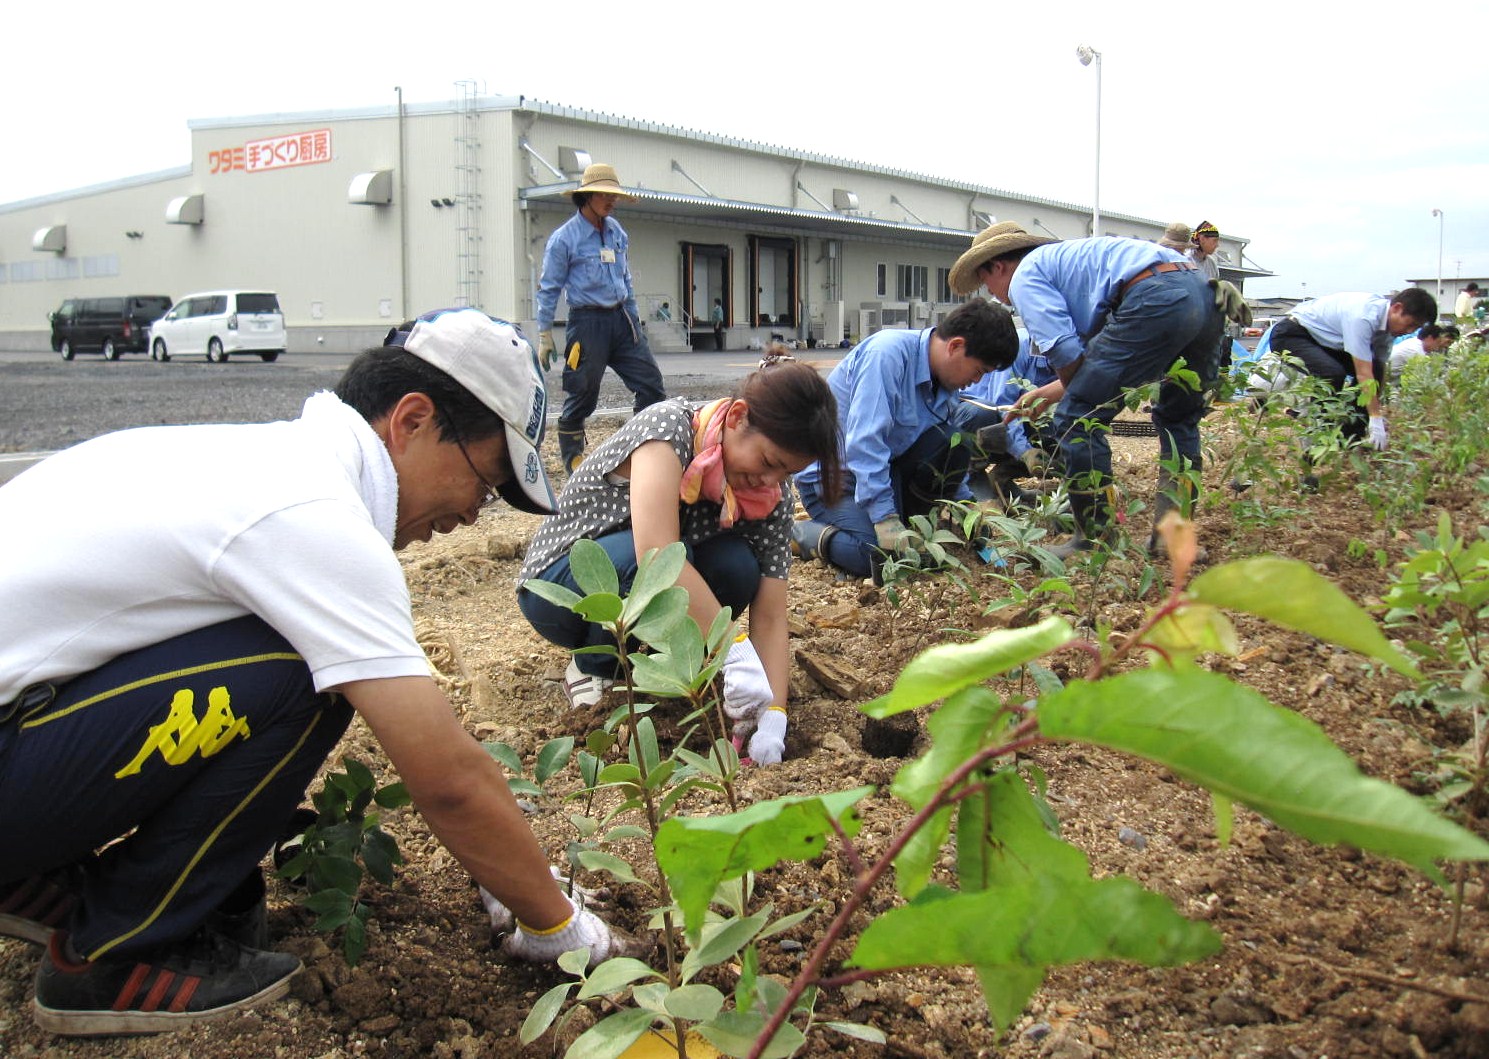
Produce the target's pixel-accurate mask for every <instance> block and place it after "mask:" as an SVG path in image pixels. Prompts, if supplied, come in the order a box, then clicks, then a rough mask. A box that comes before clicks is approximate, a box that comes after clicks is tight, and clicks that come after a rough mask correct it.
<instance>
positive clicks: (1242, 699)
mask: <svg viewBox="0 0 1489 1059" xmlns="http://www.w3.org/2000/svg"><path fill="white" fill-rule="evenodd" d="M1039 727H1040V730H1041V731H1042V732H1043V733H1044V734H1045V736H1047V737H1048V738H1050V739H1065V740H1077V741H1081V742H1088V743H1096V744H1098V745H1100V746H1105V747H1110V748H1112V749H1114V750H1124V751H1127V752H1128V753H1133V754H1137V755H1139V756H1141V757H1145V758H1147V759H1148V760H1150V761H1155V762H1157V763H1159V764H1161V765H1164V766H1165V767H1167V768H1169V769H1170V770H1172V771H1173V772H1175V773H1177V774H1178V775H1180V776H1183V777H1184V778H1185V779H1188V780H1190V781H1191V782H1193V783H1197V784H1199V785H1200V786H1203V787H1206V788H1208V789H1209V790H1211V791H1214V792H1215V793H1217V794H1220V795H1221V796H1223V797H1225V798H1229V799H1232V800H1234V801H1238V802H1244V803H1246V804H1247V805H1249V806H1251V807H1252V808H1253V809H1255V810H1256V811H1257V812H1259V813H1261V814H1262V815H1263V816H1266V817H1267V818H1269V819H1271V820H1273V821H1276V822H1277V823H1278V824H1280V825H1282V826H1283V827H1286V828H1288V829H1289V830H1291V831H1294V832H1296V833H1297V834H1299V835H1302V836H1303V837H1304V838H1308V839H1311V840H1313V841H1315V842H1321V843H1324V844H1330V845H1332V844H1334V843H1337V842H1348V843H1349V844H1350V845H1353V846H1356V847H1358V848H1360V849H1364V850H1369V851H1371V852H1374V853H1380V854H1383V855H1385V856H1389V857H1395V858H1397V859H1399V860H1402V861H1405V862H1406V863H1408V864H1411V865H1413V866H1414V867H1416V868H1417V869H1419V870H1420V871H1422V872H1423V873H1425V874H1427V875H1428V876H1430V877H1431V878H1434V879H1440V878H1441V876H1440V874H1439V873H1438V871H1437V869H1436V867H1435V866H1434V865H1433V861H1434V860H1486V859H1489V843H1486V842H1485V841H1484V840H1483V839H1480V838H1478V837H1477V836H1475V835H1473V834H1471V833H1470V832H1468V831H1466V830H1464V829H1463V828H1461V827H1459V826H1458V825H1457V824H1454V823H1451V822H1450V821H1448V820H1446V819H1444V818H1443V817H1441V816H1439V815H1438V814H1437V813H1435V812H1433V811H1432V809H1430V808H1429V807H1428V805H1427V804H1426V803H1425V802H1423V801H1421V800H1419V799H1417V798H1414V797H1412V796H1411V795H1410V794H1407V793H1406V792H1405V791H1403V790H1401V789H1400V788H1398V787H1394V786H1392V785H1391V784H1389V783H1384V782H1382V781H1380V780H1377V779H1371V778H1370V777H1367V776H1365V775H1362V774H1361V772H1360V770H1359V769H1358V768H1357V767H1356V765H1355V763H1354V762H1353V761H1352V760H1350V758H1349V757H1348V755H1346V754H1345V753H1344V752H1343V751H1342V750H1340V749H1339V748H1338V747H1337V746H1335V745H1334V744H1333V743H1332V742H1330V740H1329V737H1328V736H1327V735H1325V734H1324V733H1323V730H1322V729H1320V728H1319V727H1318V726H1317V725H1315V724H1314V723H1313V722H1312V721H1309V720H1307V719H1306V718H1304V717H1301V716H1299V715H1298V714H1295V713H1293V712H1291V711H1290V710H1284V709H1281V708H1280V707H1277V706H1274V705H1272V704H1271V703H1270V702H1268V701H1267V700H1266V699H1264V698H1262V697H1261V696H1260V695H1258V694H1257V693H1256V692H1254V691H1252V690H1250V689H1249V688H1245V687H1242V686H1240V685H1238V684H1233V683H1231V681H1229V680H1227V679H1226V678H1224V677H1221V676H1217V675H1215V674H1213V673H1209V672H1206V671H1204V670H1200V669H1192V670H1183V671H1158V670H1148V671H1141V672H1132V673H1124V674H1122V675H1120V676H1116V677H1112V678H1110V679H1108V680H1103V681H1100V682H1097V683H1086V682H1076V683H1072V684H1070V685H1067V686H1066V688H1065V690H1064V691H1062V692H1060V693H1058V694H1056V695H1052V696H1048V697H1046V698H1045V699H1043V700H1041V702H1040V707H1039Z"/></svg>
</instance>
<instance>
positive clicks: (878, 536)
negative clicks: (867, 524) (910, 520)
mask: <svg viewBox="0 0 1489 1059" xmlns="http://www.w3.org/2000/svg"><path fill="white" fill-rule="evenodd" d="M909 532H910V531H909V530H907V529H906V528H905V524H904V523H903V522H901V521H900V516H898V515H890V516H889V517H888V518H887V519H884V520H883V521H882V522H876V523H874V539H875V540H877V541H878V542H879V550H880V551H883V552H890V553H894V552H897V551H899V549H900V545H902V544H904V543H905V537H906V535H908V534H909Z"/></svg>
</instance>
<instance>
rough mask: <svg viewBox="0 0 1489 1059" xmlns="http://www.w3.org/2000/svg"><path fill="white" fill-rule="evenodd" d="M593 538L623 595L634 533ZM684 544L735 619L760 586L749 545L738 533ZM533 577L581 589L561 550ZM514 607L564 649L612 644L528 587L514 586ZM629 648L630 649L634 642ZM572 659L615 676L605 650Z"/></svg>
mask: <svg viewBox="0 0 1489 1059" xmlns="http://www.w3.org/2000/svg"><path fill="white" fill-rule="evenodd" d="M595 543H596V544H598V545H599V546H600V547H601V548H604V549H605V554H606V555H608V556H610V562H611V563H612V564H614V566H615V572H616V574H617V575H618V576H619V578H620V594H621V595H625V594H626V593H628V592H629V591H630V590H631V584H632V582H634V581H635V580H636V566H637V563H636V538H635V536H634V535H632V533H631V531H630V530H621V531H620V532H618V533H609V534H606V535H605V536H603V537H598V538H596V539H595ZM684 546H685V547H686V548H687V553H688V562H689V563H691V564H692V565H693V569H695V570H697V571H698V575H699V576H700V577H702V578H703V580H704V582H705V583H706V584H707V585H708V587H709V589H711V590H712V591H713V594H714V598H715V599H717V600H718V601H719V604H720V605H721V606H724V607H728V608H729V610H730V612H731V613H732V614H733V615H734V616H735V617H736V618H737V617H739V616H740V615H741V614H743V613H744V612H745V608H746V607H748V606H749V605H750V604H751V603H753V602H754V600H755V595H756V594H757V593H758V592H759V590H760V561H759V560H758V559H756V558H755V553H754V552H752V551H751V550H750V546H749V544H747V543H746V542H745V540H744V538H743V537H740V536H738V535H737V534H733V533H725V534H722V535H721V536H718V537H714V538H713V539H712V540H706V541H704V542H703V543H702V544H698V545H686V544H685V545H684ZM536 580H539V581H548V582H551V583H552V584H555V585H562V586H563V587H564V588H567V589H568V590H569V591H570V592H574V593H577V594H578V595H581V596H582V595H584V594H585V593H584V589H582V588H580V587H579V583H578V582H577V581H575V580H574V574H573V571H571V570H570V569H569V557H568V556H567V555H565V556H564V557H563V558H561V559H557V560H555V561H554V563H553V565H551V566H549V567H548V569H546V570H544V571H543V572H542V573H541V574H539V575H538V576H537V578H536ZM517 607H518V609H519V610H521V611H522V616H523V617H524V618H526V619H527V620H528V622H529V623H530V624H531V625H532V627H533V628H534V629H535V630H537V633H538V635H539V636H541V637H543V639H545V640H547V641H548V642H549V643H555V644H558V646H560V647H562V648H564V649H565V650H569V651H573V650H575V649H576V648H580V647H593V646H597V645H600V644H605V645H608V646H610V647H614V646H615V637H613V636H611V635H610V633H609V632H608V631H606V630H605V628H604V627H603V626H600V625H597V624H595V623H594V622H591V621H585V620H584V619H583V618H582V617H580V616H579V615H578V614H575V613H574V612H573V611H572V610H569V609H568V608H567V607H559V606H555V605H554V604H552V603H549V602H548V601H547V600H546V599H543V598H542V597H540V596H537V595H535V594H534V593H532V592H529V591H528V590H527V588H526V587H523V588H519V589H518V590H517ZM705 631H707V630H705ZM629 649H634V645H632V647H631V648H629ZM574 663H575V665H577V666H578V667H579V670H580V672H583V673H587V674H589V675H590V676H596V677H604V678H605V679H607V680H609V679H613V678H614V677H615V675H616V671H617V668H618V665H619V663H618V662H617V660H616V659H615V658H612V657H611V656H609V655H575V656H574Z"/></svg>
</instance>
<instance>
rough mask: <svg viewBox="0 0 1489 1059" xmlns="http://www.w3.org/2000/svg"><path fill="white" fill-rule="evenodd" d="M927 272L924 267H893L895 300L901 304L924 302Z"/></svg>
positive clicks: (925, 298)
mask: <svg viewBox="0 0 1489 1059" xmlns="http://www.w3.org/2000/svg"><path fill="white" fill-rule="evenodd" d="M929 272H930V270H929V269H927V268H926V267H925V266H924V265H897V266H895V299H896V300H897V301H902V302H923V301H926V300H927V294H926V290H927V283H928V279H929Z"/></svg>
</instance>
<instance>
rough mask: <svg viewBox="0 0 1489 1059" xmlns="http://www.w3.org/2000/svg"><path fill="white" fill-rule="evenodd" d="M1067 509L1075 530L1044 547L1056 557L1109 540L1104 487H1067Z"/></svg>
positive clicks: (1083, 550)
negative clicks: (1061, 539) (1068, 507)
mask: <svg viewBox="0 0 1489 1059" xmlns="http://www.w3.org/2000/svg"><path fill="white" fill-rule="evenodd" d="M1070 513H1071V514H1072V515H1073V516H1075V532H1074V533H1072V534H1071V535H1070V537H1069V538H1068V539H1067V540H1065V541H1062V542H1061V543H1059V544H1056V545H1053V546H1051V547H1049V548H1046V549H1045V550H1046V551H1048V552H1049V553H1050V554H1051V555H1053V556H1054V557H1055V558H1056V559H1060V560H1062V561H1064V560H1066V559H1069V558H1070V557H1071V556H1073V555H1075V554H1076V553H1077V552H1089V551H1092V550H1094V549H1095V548H1097V547H1100V546H1105V545H1108V544H1110V543H1111V536H1110V534H1111V525H1112V511H1111V507H1110V506H1109V505H1108V503H1107V498H1106V490H1105V489H1100V490H1096V491H1094V492H1092V491H1090V490H1085V489H1072V490H1071V491H1070Z"/></svg>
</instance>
